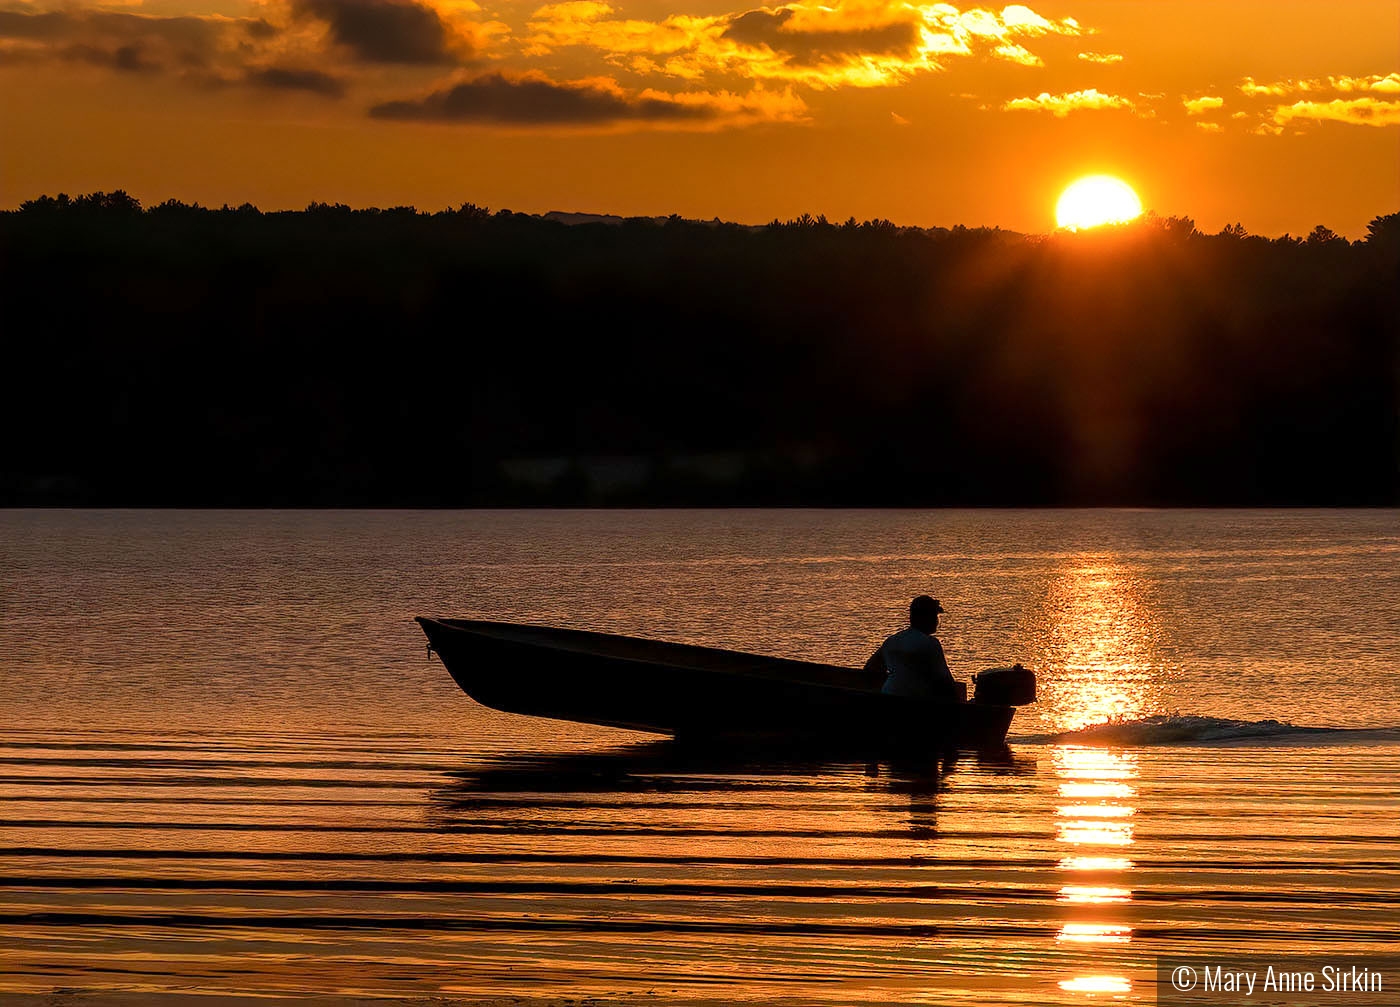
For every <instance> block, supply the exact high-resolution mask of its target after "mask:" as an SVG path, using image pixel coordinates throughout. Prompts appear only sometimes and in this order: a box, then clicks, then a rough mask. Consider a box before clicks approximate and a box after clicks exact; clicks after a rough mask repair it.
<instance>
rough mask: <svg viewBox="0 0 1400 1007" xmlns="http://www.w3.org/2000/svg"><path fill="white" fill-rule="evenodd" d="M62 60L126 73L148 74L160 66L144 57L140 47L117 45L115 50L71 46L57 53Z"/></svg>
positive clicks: (133, 44)
mask: <svg viewBox="0 0 1400 1007" xmlns="http://www.w3.org/2000/svg"><path fill="white" fill-rule="evenodd" d="M59 55H60V56H62V57H63V58H64V59H68V60H75V61H77V62H80V63H91V64H92V65H93V66H105V67H107V68H108V69H110V70H122V71H124V72H126V73H150V72H152V71H154V70H159V69H160V64H159V63H157V62H155V61H153V60H149V59H147V58H146V57H145V55H144V53H143V51H142V47H141V45H139V44H137V43H132V44H130V45H119V46H117V47H116V48H115V49H104V48H102V47H101V46H93V45H71V46H68V47H67V48H65V49H62V50H60V51H59Z"/></svg>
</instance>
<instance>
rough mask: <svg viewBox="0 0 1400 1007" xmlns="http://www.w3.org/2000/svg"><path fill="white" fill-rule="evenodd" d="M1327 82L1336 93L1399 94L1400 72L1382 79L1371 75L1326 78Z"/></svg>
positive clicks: (1376, 75)
mask: <svg viewBox="0 0 1400 1007" xmlns="http://www.w3.org/2000/svg"><path fill="white" fill-rule="evenodd" d="M1327 82H1328V83H1329V84H1331V85H1332V86H1333V87H1334V88H1336V89H1337V90H1338V91H1374V92H1375V93H1377V94H1400V72H1397V73H1388V74H1386V75H1385V76H1384V77H1382V76H1381V75H1380V74H1372V75H1371V76H1370V77H1328V78H1327Z"/></svg>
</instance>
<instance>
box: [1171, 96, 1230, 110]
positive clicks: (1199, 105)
mask: <svg viewBox="0 0 1400 1007" xmlns="http://www.w3.org/2000/svg"><path fill="white" fill-rule="evenodd" d="M1181 104H1183V105H1185V106H1186V114H1187V115H1205V114H1206V113H1207V112H1214V111H1215V110H1216V109H1219V108H1221V107H1222V106H1224V104H1225V99H1224V98H1217V97H1215V96H1214V95H1210V94H1203V95H1201V96H1200V97H1199V98H1183V99H1181Z"/></svg>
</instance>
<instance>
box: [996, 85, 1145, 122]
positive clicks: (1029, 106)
mask: <svg viewBox="0 0 1400 1007" xmlns="http://www.w3.org/2000/svg"><path fill="white" fill-rule="evenodd" d="M1001 107H1002V108H1003V109H1005V110H1007V111H1013V112H1014V111H1041V112H1050V113H1051V114H1053V115H1054V116H1055V117H1056V118H1057V119H1063V118H1064V117H1065V116H1067V115H1069V114H1070V113H1071V112H1079V111H1086V110H1103V109H1120V110H1124V111H1129V112H1132V111H1136V109H1137V105H1135V104H1134V103H1133V102H1132V101H1130V100H1129V99H1127V98H1123V97H1120V96H1119V95H1116V94H1103V93H1102V92H1100V91H1099V90H1097V89H1096V88H1092V87H1091V88H1088V89H1086V90H1083V91H1068V92H1066V93H1064V94H1049V93H1047V92H1045V91H1042V92H1040V94H1038V95H1036V96H1035V97H1034V98H1013V99H1012V100H1011V101H1008V102H1007V103H1006V104H1004V105H1002V106H1001Z"/></svg>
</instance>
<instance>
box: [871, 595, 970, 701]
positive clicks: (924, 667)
mask: <svg viewBox="0 0 1400 1007" xmlns="http://www.w3.org/2000/svg"><path fill="white" fill-rule="evenodd" d="M942 612H943V606H942V605H940V604H939V603H938V599H937V598H930V597H929V596H928V595H926V594H921V595H919V596H918V597H917V598H915V599H914V600H913V601H911V602H910V603H909V628H908V629H905V630H901V631H900V632H898V633H896V634H894V635H893V636H891V637H890V638H889V639H888V640H886V641H885V642H884V643H882V644H880V649H879V650H877V651H875V653H873V654H871V655H870V660H868V661H866V662H865V673H866V674H867V675H870V676H871V677H872V678H875V677H876V676H879V675H882V674H883V675H885V676H886V677H885V680H884V685H882V686H881V688H880V691H881V692H884V693H887V694H889V695H892V696H918V697H920V698H923V699H944V700H955V699H957V698H959V696H960V690H959V688H958V684H957V682H956V681H955V680H954V678H953V673H952V672H951V671H949V670H948V660H947V658H945V657H944V656H943V645H942V644H941V643H939V642H938V637H936V636H934V635H933V634H934V633H936V632H938V617H939V615H940V614H942Z"/></svg>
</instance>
